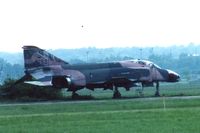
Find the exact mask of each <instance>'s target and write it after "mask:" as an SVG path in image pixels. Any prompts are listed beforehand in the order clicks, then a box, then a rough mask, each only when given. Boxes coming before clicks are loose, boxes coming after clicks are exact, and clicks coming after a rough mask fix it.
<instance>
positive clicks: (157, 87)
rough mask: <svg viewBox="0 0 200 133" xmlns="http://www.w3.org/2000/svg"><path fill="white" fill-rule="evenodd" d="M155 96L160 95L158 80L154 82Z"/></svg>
mask: <svg viewBox="0 0 200 133" xmlns="http://www.w3.org/2000/svg"><path fill="white" fill-rule="evenodd" d="M155 96H156V97H159V96H160V90H159V82H158V81H157V82H156V93H155Z"/></svg>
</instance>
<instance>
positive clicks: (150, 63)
mask: <svg viewBox="0 0 200 133" xmlns="http://www.w3.org/2000/svg"><path fill="white" fill-rule="evenodd" d="M131 62H134V63H137V64H140V65H144V66H150V67H156V68H159V69H160V67H159V66H158V65H157V64H155V63H153V62H151V61H147V60H139V59H137V60H131Z"/></svg>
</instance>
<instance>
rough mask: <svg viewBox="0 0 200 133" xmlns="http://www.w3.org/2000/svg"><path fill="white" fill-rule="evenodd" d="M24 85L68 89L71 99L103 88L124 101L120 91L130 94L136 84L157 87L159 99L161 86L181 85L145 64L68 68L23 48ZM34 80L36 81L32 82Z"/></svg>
mask: <svg viewBox="0 0 200 133" xmlns="http://www.w3.org/2000/svg"><path fill="white" fill-rule="evenodd" d="M23 49H24V64H25V76H24V77H23V78H22V79H21V80H23V81H25V83H29V84H33V85H38V86H52V87H54V88H59V89H61V88H67V89H68V91H72V98H74V97H77V96H78V94H77V93H76V91H77V90H79V89H83V88H87V89H90V90H94V89H95V88H104V89H111V90H113V92H114V94H113V97H114V98H118V97H121V94H120V92H119V91H118V87H124V88H125V89H126V90H130V88H131V87H133V86H135V84H136V83H141V84H142V86H152V85H153V84H154V83H156V93H155V95H156V96H159V82H178V81H179V79H180V76H179V75H178V74H177V73H175V72H173V71H171V70H167V69H161V68H160V67H159V66H157V65H156V64H154V63H152V62H150V61H145V60H127V61H118V62H110V63H95V64H76V65H72V64H69V63H67V62H65V61H63V60H61V59H59V58H57V57H55V56H54V55H52V54H50V53H48V52H47V51H45V50H43V49H40V48H38V47H35V46H24V47H23ZM31 77H33V78H34V79H35V81H29V79H30V78H31Z"/></svg>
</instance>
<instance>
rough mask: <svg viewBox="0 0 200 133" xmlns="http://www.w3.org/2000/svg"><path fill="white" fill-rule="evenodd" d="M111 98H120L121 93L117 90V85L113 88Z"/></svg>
mask: <svg viewBox="0 0 200 133" xmlns="http://www.w3.org/2000/svg"><path fill="white" fill-rule="evenodd" d="M113 98H114V99H116V98H121V93H120V92H119V90H118V88H117V86H115V88H114V93H113Z"/></svg>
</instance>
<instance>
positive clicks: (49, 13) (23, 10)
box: [0, 0, 200, 52]
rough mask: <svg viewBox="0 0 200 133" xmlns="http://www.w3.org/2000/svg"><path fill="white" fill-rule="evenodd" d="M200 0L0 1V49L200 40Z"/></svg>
mask: <svg viewBox="0 0 200 133" xmlns="http://www.w3.org/2000/svg"><path fill="white" fill-rule="evenodd" d="M199 7H200V2H199V1H198V0H0V51H8V52H13V51H21V47H22V46H23V45H36V46H38V47H41V48H43V49H57V48H80V47H90V46H91V47H103V48H104V47H117V46H118V47H125V46H128V47H132V46H143V47H146V46H150V47H151V46H169V45H173V44H177V45H182V44H183V45H186V44H189V43H191V42H193V43H194V44H200V17H199V13H200V8H199Z"/></svg>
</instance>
